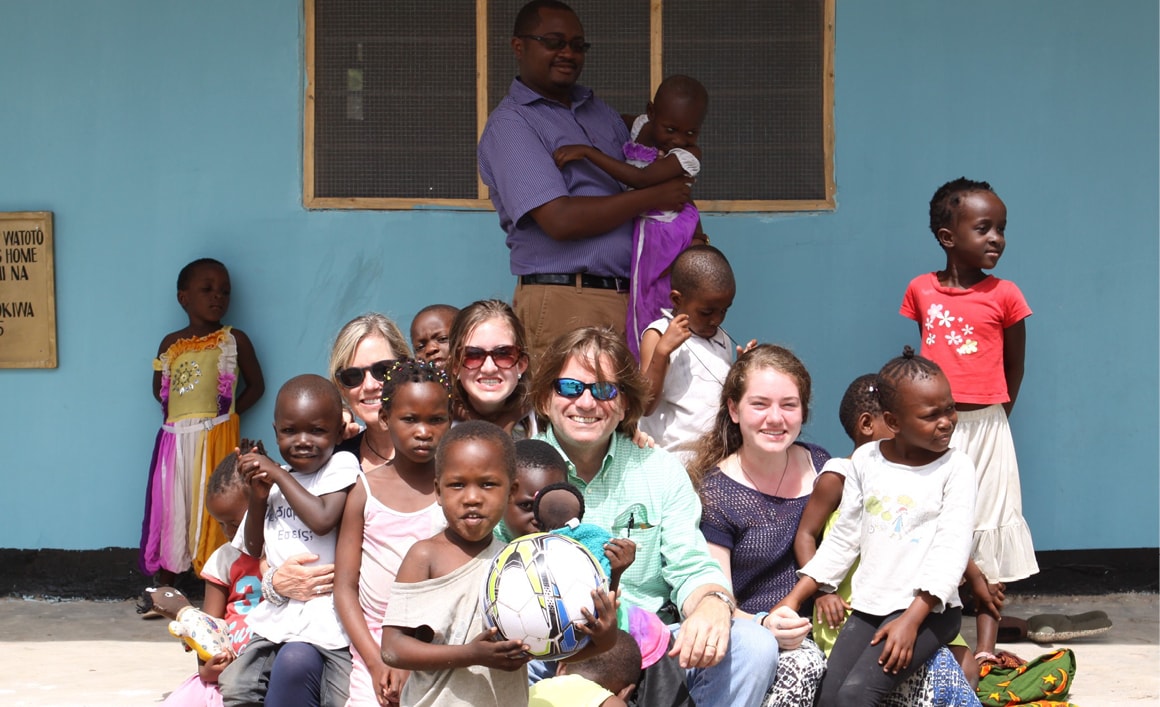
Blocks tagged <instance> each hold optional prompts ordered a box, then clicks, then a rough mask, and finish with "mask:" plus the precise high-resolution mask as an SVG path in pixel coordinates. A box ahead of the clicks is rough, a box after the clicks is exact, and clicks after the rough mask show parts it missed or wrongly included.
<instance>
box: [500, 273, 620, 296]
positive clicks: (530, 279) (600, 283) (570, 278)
mask: <svg viewBox="0 0 1160 707" xmlns="http://www.w3.org/2000/svg"><path fill="white" fill-rule="evenodd" d="M577 277H579V278H580V287H591V288H592V289H596V290H616V291H617V292H628V278H627V277H605V276H603V275H589V274H588V273H541V274H537V275H520V284H521V285H575V284H576V278H577Z"/></svg>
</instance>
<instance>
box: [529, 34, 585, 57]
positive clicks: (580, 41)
mask: <svg viewBox="0 0 1160 707" xmlns="http://www.w3.org/2000/svg"><path fill="white" fill-rule="evenodd" d="M516 37H517V38H519V39H534V40H536V41H537V42H539V43H540V44H543V45H544V49H547V50H548V51H550V52H558V51H560V50H561V49H563V48H564V47H568V48H570V49H571V50H572V51H574V52H576V53H577V54H583V53H584V52H586V51H588V50H589V49H591V48H592V43H591V42H585V41H584V38H583V37H574V38H572V39H564V38H563V37H541V36H540V35H538V34H517V35H516Z"/></svg>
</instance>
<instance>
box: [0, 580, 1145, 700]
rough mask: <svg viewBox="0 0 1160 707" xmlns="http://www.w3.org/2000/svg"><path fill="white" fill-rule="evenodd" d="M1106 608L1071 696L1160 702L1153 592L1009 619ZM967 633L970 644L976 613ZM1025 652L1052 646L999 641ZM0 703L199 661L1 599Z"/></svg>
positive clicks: (1051, 601)
mask: <svg viewBox="0 0 1160 707" xmlns="http://www.w3.org/2000/svg"><path fill="white" fill-rule="evenodd" d="M1091 609H1103V610H1105V611H1107V612H1108V614H1109V615H1110V616H1111V618H1112V621H1113V622H1114V623H1115V626H1114V627H1113V628H1112V630H1111V631H1110V632H1108V633H1106V634H1103V635H1102V636H1096V637H1092V638H1088V639H1084V640H1076V641H1072V642H1069V643H1066V644H1060V645H1066V646H1067V647H1069V648H1071V649H1072V650H1073V651H1075V654H1076V663H1077V669H1076V678H1075V688H1074V689H1073V690H1072V693H1071V701H1072V702H1074V703H1075V704H1077V705H1079V706H1080V707H1119V706H1120V705H1144V704H1148V705H1156V704H1160V604H1158V597H1157V595H1156V594H1111V595H1106V596H1098V597H1091V596H1084V597H1012V598H1010V600H1009V603H1008V610H1007V613H1009V614H1010V615H1012V616H1022V617H1027V616H1031V615H1033V614H1042V613H1064V614H1075V613H1080V612H1083V611H1088V610H1091ZM963 633H964V634H965V635H966V636H967V640H968V641H970V642H971V643H972V644H973V642H974V620H973V619H967V620H965V621H964V625H963ZM1002 647H1003V648H1005V649H1006V650H1010V651H1011V652H1013V653H1016V654H1018V655H1020V656H1022V657H1023V658H1025V659H1030V658H1032V657H1034V656H1036V655H1039V654H1040V653H1044V652H1047V650H1048V649H1049V648H1051V646H1044V645H1037V644H1034V643H1030V642H1027V643H1015V644H1003V645H1002ZM0 665H3V666H4V670H3V671H0V704H3V705H7V706H9V707H48V706H50V705H51V706H57V705H61V706H63V705H69V706H78V705H79V706H82V707H84V706H89V707H133V706H135V705H152V704H157V703H159V702H161V700H163V699H164V697H165V695H166V694H168V693H169V691H170V690H172V689H173V688H175V687H177V686H178V685H179V684H180V683H181V682H182V681H184V680H185V679H186V678H187V677H189V676H190V675H192V674H193V672H194V671H195V669H196V661H195V659H194V658H193V656H192V654H189V653H186V652H185V651H183V650H182V647H181V644H180V642H179V641H178V640H177V639H175V638H173V637H171V636H170V635H169V633H168V632H167V631H166V629H165V621H164V620H153V621H146V620H142V619H141V618H139V617H138V616H137V614H136V613H135V612H134V607H133V603H132V602H94V601H69V602H47V601H31V600H21V599H12V598H7V599H0Z"/></svg>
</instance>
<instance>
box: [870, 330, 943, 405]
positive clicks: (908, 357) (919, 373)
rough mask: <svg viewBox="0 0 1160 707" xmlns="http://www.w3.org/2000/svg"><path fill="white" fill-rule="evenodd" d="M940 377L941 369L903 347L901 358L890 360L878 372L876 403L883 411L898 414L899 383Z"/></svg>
mask: <svg viewBox="0 0 1160 707" xmlns="http://www.w3.org/2000/svg"><path fill="white" fill-rule="evenodd" d="M942 375H943V372H942V369H941V368H939V366H938V364H937V363H935V362H934V361H932V360H930V359H929V358H923V357H922V356H919V355H918V354H916V353H914V349H913V348H911V347H910V346H904V347H903V348H902V355H901V356H896V357H894V358H892V359H890V360H889V361H887V362H886V365H885V366H883V367H882V370H880V371H878V379H877V381H876V384H875V386H874V387H876V388H877V389H878V403H879V405H881V407H882V409H883V410H884V411H890V412H898V384H899V383H901V382H902V381H916V380H925V379H928V378H935V377H938V376H942Z"/></svg>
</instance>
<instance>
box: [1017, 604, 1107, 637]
mask: <svg viewBox="0 0 1160 707" xmlns="http://www.w3.org/2000/svg"><path fill="white" fill-rule="evenodd" d="M1111 628H1112V620H1111V619H1110V618H1108V615H1107V614H1106V613H1104V612H1102V611H1089V612H1086V613H1083V614H1073V615H1070V616H1069V615H1065V614H1039V615H1038V616H1032V617H1031V618H1029V619H1027V638H1029V639H1031V640H1032V641H1035V642H1036V643H1055V642H1057V641H1068V640H1071V639H1073V638H1083V637H1085V636H1095V635H1097V634H1100V633H1104V632H1106V631H1108V630H1110V629H1111Z"/></svg>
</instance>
